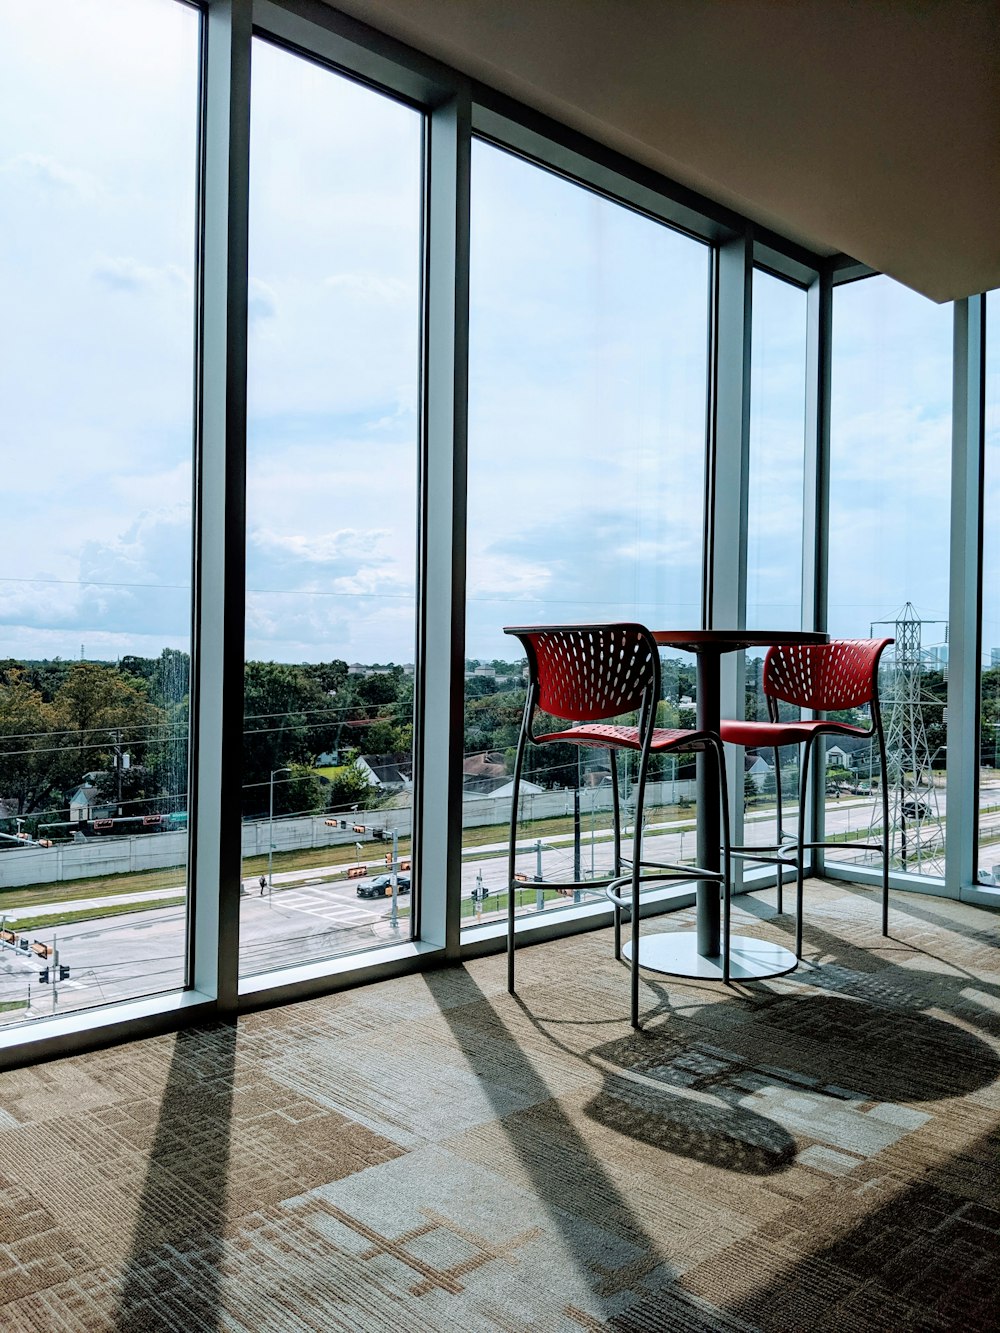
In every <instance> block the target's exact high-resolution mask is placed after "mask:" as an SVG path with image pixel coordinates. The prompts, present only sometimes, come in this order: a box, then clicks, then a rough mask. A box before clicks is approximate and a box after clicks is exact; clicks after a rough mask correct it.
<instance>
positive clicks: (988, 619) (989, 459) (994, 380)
mask: <svg viewBox="0 0 1000 1333" xmlns="http://www.w3.org/2000/svg"><path fill="white" fill-rule="evenodd" d="M998 510H1000V292H990V294H989V296H988V297H987V298H986V458H985V465H984V476H983V518H984V521H983V597H982V605H983V633H982V645H983V663H982V666H983V672H982V682H981V684H982V695H981V698H982V703H981V712H980V736H979V745H980V764H981V767H980V773H979V878H980V879H981V880H984V881H985V882H986V883H990V882H992V883H994V884H1000V541H998V540H997V525H996V519H995V516H996V514H997V512H998Z"/></svg>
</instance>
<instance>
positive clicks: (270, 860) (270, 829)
mask: <svg viewBox="0 0 1000 1333" xmlns="http://www.w3.org/2000/svg"><path fill="white" fill-rule="evenodd" d="M291 771H292V770H291V769H290V768H275V769H272V770H271V778H270V782H269V783H268V801H267V891H268V893H270V892H271V889H272V887H273V885H272V883H271V868H272V866H273V864H274V779H275V778H276V777H277V776H278V774H279V773H291Z"/></svg>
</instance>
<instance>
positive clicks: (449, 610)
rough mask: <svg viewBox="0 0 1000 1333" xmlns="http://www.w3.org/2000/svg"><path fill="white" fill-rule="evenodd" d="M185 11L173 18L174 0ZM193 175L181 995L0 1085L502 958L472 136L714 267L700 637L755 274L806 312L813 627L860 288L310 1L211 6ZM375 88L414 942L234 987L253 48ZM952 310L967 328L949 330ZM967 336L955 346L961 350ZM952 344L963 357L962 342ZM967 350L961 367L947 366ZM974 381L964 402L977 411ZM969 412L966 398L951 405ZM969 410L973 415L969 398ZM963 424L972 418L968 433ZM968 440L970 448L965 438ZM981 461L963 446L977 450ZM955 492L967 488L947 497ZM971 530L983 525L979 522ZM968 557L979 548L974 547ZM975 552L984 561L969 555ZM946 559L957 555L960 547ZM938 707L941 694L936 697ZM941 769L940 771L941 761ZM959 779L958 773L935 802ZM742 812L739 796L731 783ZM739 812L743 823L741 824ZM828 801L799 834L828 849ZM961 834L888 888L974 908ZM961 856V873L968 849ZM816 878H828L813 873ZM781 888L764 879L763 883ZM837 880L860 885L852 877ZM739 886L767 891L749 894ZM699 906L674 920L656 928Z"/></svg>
mask: <svg viewBox="0 0 1000 1333" xmlns="http://www.w3.org/2000/svg"><path fill="white" fill-rule="evenodd" d="M182 2H184V0H182ZM198 7H199V8H200V9H201V11H202V15H203V17H202V25H203V27H202V76H203V77H202V87H201V98H202V113H201V115H202V119H201V124H202V145H201V161H200V182H201V188H200V202H199V208H200V225H199V238H198V244H199V255H200V261H199V305H198V364H199V372H198V402H197V413H198V416H197V430H196V460H197V461H196V481H195V496H196V510H195V551H196V560H195V580H194V593H193V634H192V664H193V674H192V724H191V726H192V748H191V753H192V773H191V784H192V790H191V801H192V811H193V816H194V817H193V819H192V821H191V831H190V839H191V842H190V860H189V864H190V867H191V870H190V901H191V907H190V924H189V934H190V957H189V972H188V980H189V988H188V989H187V990H186V991H184V992H179V993H174V994H170V995H161V996H152V997H149V998H147V999H143V1000H140V1001H134V1002H133V1001H127V1002H124V1003H121V1004H117V1005H112V1006H108V1007H107V1008H106V1009H101V1010H85V1011H80V1012H78V1013H76V1014H72V1015H68V1016H67V1017H66V1018H60V1019H58V1020H43V1021H41V1022H40V1023H38V1024H34V1025H32V1026H30V1027H28V1028H27V1029H24V1030H20V1029H18V1030H12V1031H11V1032H8V1033H4V1034H0V1051H2V1052H3V1053H4V1059H5V1061H10V1062H17V1061H19V1060H20V1061H22V1062H23V1061H24V1060H28V1059H38V1058H42V1057H43V1056H46V1055H51V1054H58V1053H63V1052H65V1051H69V1050H74V1049H80V1048H82V1047H83V1046H87V1045H93V1044H96V1043H98V1042H101V1041H108V1040H119V1039H122V1038H124V1037H127V1036H133V1035H144V1034H146V1033H148V1032H151V1031H158V1030H163V1029H165V1028H170V1027H176V1026H179V1025H180V1024H182V1023H187V1022H190V1021H195V1020H197V1019H200V1018H203V1017H204V1016H206V1015H208V1014H221V1013H228V1012H232V1011H234V1010H237V1009H246V1008H251V1007H254V1006H256V1005H259V1004H262V1003H275V1002H282V1001H285V1000H290V999H294V998H299V997H301V996H304V995H308V994H316V993H320V992H324V991H329V990H332V989H335V988H337V987H341V986H346V985H353V984H358V983H360V982H364V981H368V980H371V979H374V978H376V977H382V976H388V975H393V974H395V973H399V972H404V971H412V970H416V969H418V968H422V967H424V966H427V965H430V964H433V963H437V962H440V961H446V960H453V959H456V958H458V957H468V956H474V955H476V954H479V953H483V952H486V951H491V950H494V949H495V950H498V951H499V950H501V949H502V948H503V932H502V930H501V931H496V932H492V933H491V931H490V930H489V929H486V930H482V931H476V932H474V933H473V932H466V934H465V937H464V938H463V937H462V936H461V933H460V924H461V922H460V910H461V900H460V895H461V870H460V866H461V859H460V849H461V838H462V827H461V814H462V811H461V760H462V712H463V706H464V670H463V668H464V649H465V643H464V635H465V602H464V599H465V560H466V546H465V538H466V532H465V527H466V510H465V490H466V479H467V467H468V460H467V439H466V436H467V428H468V404H467V393H468V385H467V375H468V319H469V311H468V302H469V290H468V282H469V195H470V180H469V161H470V153H471V141H472V138H473V136H479V137H481V138H484V139H487V140H488V141H489V142H491V143H493V144H495V145H496V146H498V147H500V148H503V149H505V150H507V151H510V152H513V153H517V154H519V155H521V156H523V157H526V158H528V159H530V160H531V161H533V162H535V163H537V164H538V165H539V166H540V167H542V168H544V169H546V170H549V171H553V172H556V173H558V174H561V175H563V176H565V177H567V178H569V179H571V180H573V181H575V182H576V183H578V184H579V185H581V186H583V187H585V188H588V189H592V190H594V191H596V192H599V193H600V194H601V195H603V196H606V197H607V198H609V199H612V200H614V201H615V202H618V203H620V204H623V205H624V206H626V207H629V208H632V209H634V210H636V211H638V212H640V213H642V214H644V215H645V216H648V217H649V218H651V219H653V220H656V221H659V222H661V223H663V224H665V225H667V226H670V227H672V228H674V229H676V230H679V231H681V232H683V233H684V234H686V235H688V236H690V237H692V238H693V239H695V240H699V241H701V242H702V243H704V244H706V245H709V246H711V247H712V248H713V251H714V262H713V265H712V269H713V277H712V290H711V293H710V297H709V299H710V301H711V305H710V314H711V328H712V346H711V356H710V362H709V364H710V385H709V393H708V397H707V401H708V414H709V415H708V420H709V425H710V432H709V433H710V439H709V444H708V448H707V449H706V487H705V504H706V543H705V549H704V570H705V575H704V577H705V583H704V588H703V594H704V596H703V605H704V613H705V614H704V623H705V624H707V625H712V624H721V623H723V621H725V622H728V623H732V624H734V625H736V626H740V625H742V624H743V623H744V621H745V614H746V558H747V552H746V528H747V480H748V466H749V461H750V460H749V392H750V384H749V370H750V359H749V349H750V339H751V337H752V296H751V288H752V270H753V268H754V267H759V268H761V269H763V270H765V271H767V272H768V273H771V274H772V275H774V276H776V277H779V278H782V279H784V280H786V281H788V282H791V283H794V284H796V285H798V286H800V287H802V288H804V289H805V290H806V291H807V293H808V315H807V321H808V339H807V419H806V454H805V462H806V471H805V485H804V497H803V499H804V515H803V520H804V521H803V598H802V624H803V626H804V627H805V628H823V627H824V626H825V624H826V602H827V565H828V555H829V551H828V512H829V424H830V423H829V413H830V382H831V361H830V358H831V310H832V295H833V292H834V290H835V289H836V287H837V286H839V285H841V284H843V283H847V282H854V281H858V280H860V279H863V278H865V277H867V276H870V275H871V273H872V270H871V269H869V268H867V267H866V266H865V265H863V264H859V263H857V262H855V261H854V260H851V259H848V258H845V257H843V256H836V257H834V258H833V259H825V258H823V257H821V256H818V255H816V254H813V253H811V252H809V251H808V250H805V249H803V247H801V246H800V245H797V244H796V243H794V242H792V241H790V240H788V239H786V238H783V237H781V236H780V235H778V234H777V233H774V232H772V231H769V230H768V229H766V228H762V227H755V226H751V224H750V223H749V222H748V221H747V220H746V219H745V218H743V217H741V216H740V215H739V214H738V213H735V212H733V211H732V210H730V209H728V208H725V207H723V206H721V205H718V204H716V203H714V202H713V201H711V200H709V199H707V198H705V197H704V196H701V195H699V194H698V193H697V192H695V191H693V190H690V189H688V188H686V187H684V186H682V185H680V184H678V183H677V182H676V181H671V180H670V179H668V178H667V177H665V176H662V175H660V174H659V173H657V172H655V171H653V170H652V169H650V168H647V167H644V166H642V165H640V164H638V163H636V162H633V161H631V160H630V159H628V158H627V157H625V156H623V155H622V154H620V153H617V152H615V151H613V150H610V149H608V148H607V147H605V146H603V145H600V144H598V143H596V142H595V141H593V140H591V139H589V138H587V137H586V136H584V135H582V134H580V133H578V132H576V131H573V130H570V129H568V128H567V127H565V126H563V125H561V124H559V123H558V122H557V121H555V120H553V119H551V118H550V117H548V116H545V115H542V114H541V113H538V112H536V111H534V110H532V109H530V108H527V107H524V106H522V105H521V104H519V103H517V102H516V101H514V100H513V99H511V98H509V97H507V96H506V95H503V94H500V93H498V92H497V91H495V90H493V89H491V88H489V87H487V86H486V85H484V84H482V83H479V82H477V81H475V80H472V79H469V78H468V77H466V76H464V75H462V74H460V73H458V72H456V71H455V70H453V69H450V68H448V67H447V66H446V65H444V64H442V63H441V62H439V61H436V60H434V59H432V58H430V57H427V56H426V55H424V54H422V53H420V52H419V51H416V50H414V49H413V48H411V47H408V46H406V45H405V44H403V43H401V42H399V41H397V40H396V39H394V38H391V37H389V36H387V35H385V34H383V33H381V32H379V31H378V30H377V29H375V28H372V27H370V26H368V25H367V24H365V23H362V22H360V21H358V20H356V19H354V18H351V17H349V16H347V15H345V14H343V13H340V12H338V11H336V10H334V9H332V8H330V7H329V6H328V5H326V4H324V3H321V0H203V3H202V4H201V5H199V6H198ZM254 34H257V35H259V36H262V37H264V38H265V39H270V40H275V41H278V42H280V43H282V44H283V45H285V46H288V47H290V48H292V49H294V50H296V51H297V52H299V53H300V54H302V55H303V56H305V57H307V58H312V59H316V60H319V61H322V62H323V63H324V64H327V65H329V66H330V67H332V68H334V69H335V70H338V71H339V72H341V73H343V74H345V75H346V76H348V77H350V78H352V79H356V80H358V81H361V82H364V83H368V84H370V85H371V86H373V87H376V88H378V89H380V90H382V91H385V92H387V93H389V94H391V95H393V96H395V97H397V98H399V99H401V100H404V101H407V102H408V103H409V104H410V105H413V106H415V107H418V108H420V109H421V110H423V112H424V113H425V115H426V116H427V125H428V130H427V135H426V162H425V202H424V207H425V219H424V221H425V236H424V293H423V304H422V318H423V329H422V333H423V337H422V365H421V382H422V388H423V403H422V431H421V456H420V482H419V487H420V503H421V510H422V513H421V519H420V545H419V553H418V646H417V677H418V678H417V696H416V705H415V708H416V715H415V756H414V757H415V767H416V779H417V780H416V784H415V785H416V787H417V795H416V804H415V812H414V814H415V827H416V830H417V838H416V839H415V842H416V848H415V875H416V877H417V879H418V888H419V891H420V894H419V905H418V912H419V917H418V921H417V937H416V939H415V940H413V941H412V942H411V943H409V944H403V945H395V946H391V947H390V948H388V949H385V950H377V951H370V952H366V953H364V954H360V955H355V956H353V957H351V958H348V959H344V958H340V959H331V960H329V961H328V962H323V963H318V964H311V965H309V966H303V967H298V968H289V969H286V970H285V971H284V972H281V973H271V974H264V975H262V976H255V977H251V978H244V979H242V980H240V979H239V977H238V914H239V884H240V817H239V800H238V793H237V795H236V796H235V797H234V796H233V794H232V793H231V792H229V793H228V794H227V792H226V790H225V788H226V784H225V783H224V782H223V781H222V776H223V774H224V773H226V772H229V773H232V772H233V771H238V768H239V764H240V754H241V747H242V727H243V718H242V702H243V701H242V668H243V656H244V608H243V598H244V564H245V554H244V552H245V536H246V532H245V528H246V515H245V454H244V448H245V434H246V326H247V268H246V262H247V229H248V210H249V202H248V201H249V115H250V67H251V42H252V36H253V35H254ZM977 302H978V303H979V305H980V306H981V305H982V300H981V298H973V299H972V300H971V301H970V302H966V303H958V304H957V305H956V398H955V404H954V407H953V421H954V434H953V466H954V468H955V469H956V473H955V475H956V476H958V483H957V484H956V483H955V481H954V480H953V488H952V541H953V551H952V560H953V568H952V573H951V578H952V585H951V587H952V593H951V597H952V605H951V608H950V614H951V616H952V623H953V625H956V626H958V625H959V624H961V626H962V627H963V632H967V631H969V629H970V626H975V628H976V630H977V632H978V617H977V611H978V604H977V602H976V598H977V597H978V592H977V593H976V594H975V595H973V594H972V592H971V591H970V589H971V588H972V587H973V586H975V587H976V588H978V583H975V584H974V583H973V582H972V580H976V579H978V577H979V563H978V562H979V554H980V553H979V551H978V549H974V547H975V546H976V542H975V541H974V540H973V538H972V536H971V535H970V533H969V532H968V527H967V522H966V520H968V519H969V518H970V516H971V515H972V513H973V511H974V510H975V511H976V513H977V514H978V509H979V506H981V480H980V478H979V476H978V473H977V466H978V467H979V468H981V456H980V458H979V462H978V464H977V463H976V457H975V450H976V448H977V447H978V448H979V449H980V454H981V449H982V402H981V397H982V352H981V351H980V353H979V354H978V357H979V359H978V362H976V355H975V354H974V347H973V344H974V340H975V333H974V327H973V325H974V322H975V311H976V310H977V308H979V307H978V306H977ZM960 307H961V309H960ZM960 325H961V328H960ZM962 339H964V340H965V341H964V342H963V341H962ZM960 345H961V348H962V349H964V350H962V351H961V355H959V349H960ZM975 364H978V366H979V370H978V375H979V381H978V388H977V387H976V384H977V381H976V373H977V372H976V371H975ZM960 383H961V390H960V392H959V387H958V386H959V384H960ZM977 394H978V398H977ZM977 412H978V417H977V415H976V414H977ZM977 420H978V422H979V427H978V430H979V434H978V437H977V436H976V427H975V422H976V421H977ZM977 438H978V440H979V444H978V446H977V444H976V439H977ZM959 473H961V475H960V476H959V475H958V474H959ZM978 521H979V522H980V523H981V518H980V519H979V520H978ZM976 531H977V533H978V532H979V531H980V529H978V528H977V529H976ZM976 540H978V538H977V539H976ZM956 544H957V545H956ZM727 668H728V669H727V670H726V671H725V672H724V676H723V682H724V691H725V694H724V705H725V707H726V709H727V711H728V710H729V709H732V708H736V707H738V706H739V705H740V704H741V703H742V680H741V675H742V671H741V668H742V662H739V663H737V662H736V660H735V658H734V661H733V663H732V664H727ZM977 677H978V655H977V654H976V653H973V652H971V651H970V652H966V654H965V657H964V659H963V662H962V665H961V667H960V679H957V680H955V681H954V689H955V693H954V696H953V697H952V695H951V694H950V695H949V700H950V706H951V707H952V709H953V713H952V715H951V726H950V728H949V731H950V735H951V733H952V730H953V729H954V733H955V740H956V744H957V745H958V744H960V745H961V746H963V747H964V748H963V749H961V750H960V751H957V753H960V754H961V755H963V756H964V757H965V758H966V759H968V758H969V756H971V755H972V754H973V738H974V736H975V727H976V708H977V704H976V698H977V695H976V689H977V686H978V678H977ZM950 688H951V687H950ZM949 759H950V761H951V755H950V756H949ZM951 781H952V763H951V762H949V801H951V799H952V798H951V790H952V789H951ZM733 788H734V791H736V792H738V793H740V794H741V793H742V784H740V783H736V782H734V783H733ZM741 804H742V803H741V801H740V802H739V806H740V810H734V814H738V813H740V811H741ZM822 810H823V801H822V789H821V787H820V788H819V789H817V788H815V787H814V791H813V800H812V818H813V821H814V825H815V827H816V834H815V836H816V837H819V836H821V824H822ZM952 811H953V812H954V814H955V815H956V816H957V817H955V819H954V834H952V833H951V832H950V833H949V861H951V860H952V858H951V847H952V841H951V839H952V837H953V836H954V838H955V839H956V842H955V844H954V845H955V846H956V848H958V849H959V852H958V858H959V859H958V860H957V862H955V865H956V866H957V867H958V868H957V869H956V870H955V871H954V873H953V874H951V875H950V876H949V882H948V884H947V885H941V886H939V885H937V884H936V883H934V882H932V883H931V884H929V885H928V884H927V883H926V882H925V883H920V884H916V883H913V882H912V881H913V879H914V878H915V877H905V876H894V877H893V884H894V887H909V888H917V889H919V890H921V891H927V892H937V893H941V892H945V893H949V894H950V895H951V896H954V895H955V894H961V896H962V897H963V898H968V900H969V901H983V900H984V899H983V896H982V895H981V893H980V892H979V891H977V890H975V889H974V888H973V889H971V890H970V889H969V887H968V885H967V883H966V882H965V881H966V875H967V874H971V867H972V857H971V854H970V852H969V849H970V848H971V847H972V846H973V845H974V836H975V834H974V824H975V817H976V808H975V793H974V791H972V792H970V791H968V790H957V791H956V800H955V803H954V805H953V806H952ZM963 840H964V847H965V850H964V851H963V850H961V848H962V846H963ZM818 868H822V866H821V864H819V865H818ZM764 873H765V875H766V874H771V875H772V876H773V871H766V872H764ZM827 873H828V874H830V873H836V877H838V878H844V879H854V880H861V881H862V882H863V881H864V878H865V876H864V874H863V873H859V870H858V869H857V868H854V869H848V868H845V869H844V871H843V872H842V873H841V872H840V869H839V868H837V870H836V871H834V869H833V868H832V867H830V868H827ZM752 882H753V885H754V886H756V885H757V884H758V883H761V882H764V881H763V880H762V879H760V878H759V877H758V875H757V874H756V873H755V874H754V875H753V877H752ZM685 901H691V895H681V896H677V895H675V896H674V899H673V900H671V905H678V904H680V903H682V902H685ZM606 919H610V910H609V909H608V910H597V911H595V910H594V909H593V908H591V907H590V906H586V905H585V906H583V907H581V909H579V910H573V909H571V910H567V911H566V912H560V913H558V914H555V913H553V914H552V916H551V918H547V919H546V921H545V922H543V923H540V925H539V927H538V928H537V929H534V930H528V931H527V932H526V933H527V935H528V937H529V938H532V939H534V938H547V939H548V938H556V937H558V936H560V935H563V934H569V933H572V932H574V931H576V930H580V929H586V928H591V927H593V926H594V925H598V924H602V923H603V922H604V921H605V920H606Z"/></svg>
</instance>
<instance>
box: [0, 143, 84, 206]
mask: <svg viewBox="0 0 1000 1333" xmlns="http://www.w3.org/2000/svg"><path fill="white" fill-rule="evenodd" d="M0 171H3V172H5V173H9V174H11V175H16V176H20V177H21V178H22V179H28V180H32V181H35V182H36V183H37V184H39V185H41V186H43V187H44V188H46V189H49V190H58V191H64V192H66V193H68V194H73V195H81V196H84V197H89V196H91V195H94V194H96V193H97V180H96V178H95V177H94V176H92V175H90V173H89V172H86V171H79V170H76V169H74V168H72V167H66V166H63V164H62V163H61V162H59V161H57V160H56V159H55V158H54V157H46V156H45V155H44V154H43V153H18V154H17V156H16V157H12V158H9V159H8V160H7V161H6V162H5V163H4V164H3V166H2V167H0Z"/></svg>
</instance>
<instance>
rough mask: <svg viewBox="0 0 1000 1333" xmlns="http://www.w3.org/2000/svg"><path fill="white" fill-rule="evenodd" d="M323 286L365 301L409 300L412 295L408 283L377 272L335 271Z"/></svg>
mask: <svg viewBox="0 0 1000 1333" xmlns="http://www.w3.org/2000/svg"><path fill="white" fill-rule="evenodd" d="M324 286H326V287H330V288H332V289H334V290H335V291H343V292H347V293H348V294H349V295H350V296H352V297H356V298H360V299H362V300H365V301H369V300H371V299H373V298H374V299H375V300H377V301H386V302H395V301H409V300H411V299H412V295H413V293H412V288H411V285H410V284H409V283H406V282H403V281H402V279H399V278H387V277H384V276H383V275H381V274H378V273H336V274H334V275H333V276H332V277H329V278H327V279H326V281H325V283H324Z"/></svg>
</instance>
